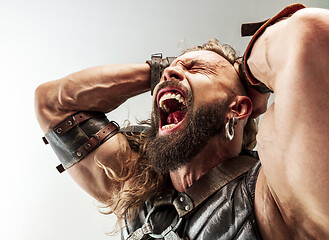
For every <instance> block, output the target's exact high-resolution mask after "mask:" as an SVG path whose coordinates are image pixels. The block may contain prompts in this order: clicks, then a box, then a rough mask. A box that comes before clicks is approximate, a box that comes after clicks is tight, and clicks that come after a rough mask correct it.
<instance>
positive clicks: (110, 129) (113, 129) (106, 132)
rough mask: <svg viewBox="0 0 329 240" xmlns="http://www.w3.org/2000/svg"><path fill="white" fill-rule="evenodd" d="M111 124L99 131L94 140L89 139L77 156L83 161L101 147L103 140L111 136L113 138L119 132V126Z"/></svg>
mask: <svg viewBox="0 0 329 240" xmlns="http://www.w3.org/2000/svg"><path fill="white" fill-rule="evenodd" d="M114 123H115V122H110V123H109V124H108V125H106V126H105V127H103V128H102V129H101V130H99V131H98V132H97V133H96V134H95V135H94V136H93V137H92V138H89V140H88V141H87V142H85V143H84V144H83V145H82V146H81V147H80V148H78V149H77V150H76V151H75V155H76V156H77V157H78V158H79V159H82V158H84V157H85V156H87V155H88V154H89V153H90V152H91V151H92V150H93V149H94V148H95V147H97V146H99V145H100V144H101V143H102V142H103V140H104V139H105V138H106V137H107V136H109V137H112V136H113V135H114V134H115V133H117V131H118V126H117V125H115V124H114Z"/></svg>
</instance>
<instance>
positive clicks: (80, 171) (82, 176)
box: [68, 133, 137, 202]
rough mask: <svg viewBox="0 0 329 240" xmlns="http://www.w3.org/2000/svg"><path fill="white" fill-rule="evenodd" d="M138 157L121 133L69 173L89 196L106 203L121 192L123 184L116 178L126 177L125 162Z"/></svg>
mask: <svg viewBox="0 0 329 240" xmlns="http://www.w3.org/2000/svg"><path fill="white" fill-rule="evenodd" d="M136 157H137V153H136V152H134V151H132V150H131V149H130V147H129V144H128V142H127V139H126V138H125V137H124V136H123V134H121V133H119V134H117V135H115V136H113V137H112V138H110V139H108V140H107V141H106V142H104V143H103V144H102V145H100V146H99V147H98V148H97V149H96V150H94V151H93V152H91V153H90V154H89V155H87V156H86V157H85V158H84V159H83V160H81V161H80V162H78V163H76V164H75V165H73V166H72V167H71V168H69V169H68V173H69V174H70V175H71V177H72V178H73V179H74V181H75V182H76V183H77V184H78V185H79V186H80V187H81V188H82V189H84V190H85V191H86V192H87V193H88V194H90V195H91V196H92V197H94V198H95V199H97V200H98V201H100V202H106V200H108V199H109V198H111V196H112V194H115V192H117V191H119V190H120V187H121V183H120V182H118V181H116V180H115V177H118V178H120V177H124V175H125V171H124V170H125V169H123V167H124V166H123V162H125V161H124V160H125V159H128V158H136Z"/></svg>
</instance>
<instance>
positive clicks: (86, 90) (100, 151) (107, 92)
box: [35, 63, 150, 201]
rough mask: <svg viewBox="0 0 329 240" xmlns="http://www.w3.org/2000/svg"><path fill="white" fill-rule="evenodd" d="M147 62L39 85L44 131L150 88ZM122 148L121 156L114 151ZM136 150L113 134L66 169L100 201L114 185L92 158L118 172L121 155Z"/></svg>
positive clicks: (38, 107)
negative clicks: (85, 112) (72, 115)
mask: <svg viewBox="0 0 329 240" xmlns="http://www.w3.org/2000/svg"><path fill="white" fill-rule="evenodd" d="M149 75H150V67H149V65H148V64H146V63H145V64H122V65H106V66H98V67H93V68H89V69H86V70H82V71H79V72H76V73H73V74H70V75H68V76H67V77H65V78H62V79H59V80H55V81H51V82H47V83H44V84H42V85H40V86H39V87H38V88H37V90H36V92H35V109H36V115H37V119H38V121H39V124H40V126H41V128H42V130H43V131H44V133H47V132H48V131H50V130H51V129H52V128H53V127H54V126H56V125H57V124H58V123H60V122H61V121H63V120H64V119H65V118H67V117H68V116H70V115H71V114H73V113H74V112H76V111H101V112H105V113H106V112H109V111H111V110H113V109H115V108H116V107H118V106H119V105H120V104H122V103H123V102H125V101H126V100H127V99H128V98H130V97H133V96H135V95H137V94H140V93H143V92H145V91H148V90H149V89H150V80H149ZM124 148H126V149H127V150H128V151H126V154H125V155H120V156H119V155H118V152H119V151H120V150H122V149H124ZM132 155H136V153H134V152H132V151H131V150H130V148H129V145H128V143H127V140H126V139H125V137H124V136H123V135H122V134H117V135H115V136H114V137H112V138H111V139H109V140H108V141H106V142H105V143H103V144H102V145H101V146H100V147H98V148H97V149H96V150H94V151H93V152H92V153H90V154H89V155H87V156H86V157H85V158H84V159H83V160H82V161H80V162H79V163H77V164H75V165H74V166H73V167H71V168H69V169H68V172H69V173H70V175H71V176H72V177H73V179H74V180H75V181H76V182H77V183H78V184H79V185H80V186H81V187H82V188H83V189H85V190H86V191H87V192H88V193H89V194H91V195H92V196H93V197H95V198H96V199H98V200H100V201H103V200H105V199H107V198H108V197H110V196H111V193H113V191H114V190H115V189H116V188H117V187H118V186H117V184H116V183H115V182H113V181H110V180H109V179H108V178H107V177H106V175H105V173H104V171H103V170H102V169H101V168H99V167H98V166H97V164H96V161H95V160H98V161H100V162H101V163H103V164H104V165H106V166H108V167H111V168H112V169H114V170H115V171H117V172H118V173H119V172H120V171H121V161H122V158H128V157H131V156H132Z"/></svg>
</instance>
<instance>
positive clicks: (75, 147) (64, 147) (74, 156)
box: [43, 112, 120, 173]
mask: <svg viewBox="0 0 329 240" xmlns="http://www.w3.org/2000/svg"><path fill="white" fill-rule="evenodd" d="M119 129H120V127H119V126H118V124H117V123H116V122H114V121H112V122H110V121H109V120H108V119H107V117H106V115H105V114H104V113H101V112H78V113H76V114H74V115H72V116H70V117H68V118H67V119H65V120H64V121H62V122H61V123H60V124H58V125H57V126H56V127H54V128H53V129H52V130H50V131H49V132H48V133H47V134H46V135H45V137H44V138H43V140H44V142H45V143H46V144H48V143H49V144H50V146H51V147H52V149H53V150H54V152H55V154H56V155H57V157H58V158H59V160H60V162H61V164H60V165H59V166H57V170H58V171H59V172H60V173H61V172H63V171H65V169H68V168H70V167H71V166H73V165H74V164H76V163H77V162H79V161H81V160H82V159H83V158H84V157H86V156H87V155H88V154H89V153H90V152H91V151H93V150H94V149H95V148H96V147H98V146H99V145H100V144H102V143H103V142H104V141H105V140H106V139H109V138H110V137H112V136H114V135H115V134H116V133H118V132H119Z"/></svg>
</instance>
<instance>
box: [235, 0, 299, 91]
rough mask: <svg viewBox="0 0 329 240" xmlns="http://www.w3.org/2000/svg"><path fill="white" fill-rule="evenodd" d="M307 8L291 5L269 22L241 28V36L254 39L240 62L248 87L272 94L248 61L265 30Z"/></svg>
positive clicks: (241, 73) (240, 70)
mask: <svg viewBox="0 0 329 240" xmlns="http://www.w3.org/2000/svg"><path fill="white" fill-rule="evenodd" d="M303 8H305V6H304V5H302V4H299V3H296V4H292V5H289V6H287V7H285V8H284V9H283V10H282V11H280V12H279V13H278V14H276V15H275V16H274V17H272V18H271V19H269V20H265V21H262V22H257V23H246V24H242V26H241V35H242V36H243V37H244V36H252V35H253V37H252V39H251V40H250V42H249V44H248V46H247V49H246V52H245V54H244V55H243V58H242V61H241V60H240V61H239V72H240V73H239V74H240V77H241V78H245V79H246V80H247V82H248V85H249V86H250V87H252V88H254V89H255V90H257V91H258V92H260V93H267V92H272V90H270V89H269V88H268V87H267V86H266V85H265V84H263V83H262V82H260V81H259V80H258V79H256V78H255V77H254V76H253V75H252V73H251V71H250V69H249V67H248V64H247V60H248V58H249V56H250V53H251V50H252V47H253V46H254V44H255V42H256V40H257V39H258V38H259V37H260V36H261V35H262V34H263V33H264V31H265V29H266V28H267V27H269V26H271V25H273V24H275V23H276V22H278V21H280V20H281V19H282V18H285V17H290V16H291V15H292V14H294V13H295V12H297V11H298V10H300V9H303Z"/></svg>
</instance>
